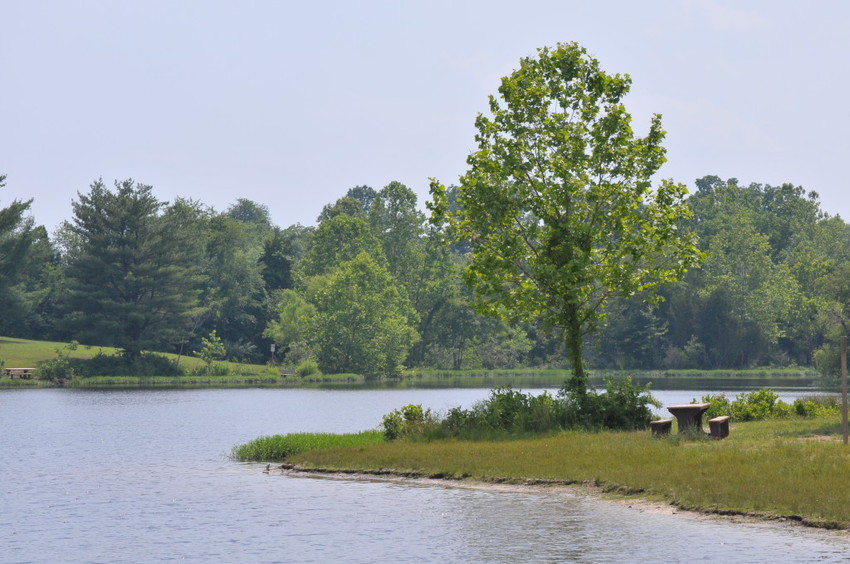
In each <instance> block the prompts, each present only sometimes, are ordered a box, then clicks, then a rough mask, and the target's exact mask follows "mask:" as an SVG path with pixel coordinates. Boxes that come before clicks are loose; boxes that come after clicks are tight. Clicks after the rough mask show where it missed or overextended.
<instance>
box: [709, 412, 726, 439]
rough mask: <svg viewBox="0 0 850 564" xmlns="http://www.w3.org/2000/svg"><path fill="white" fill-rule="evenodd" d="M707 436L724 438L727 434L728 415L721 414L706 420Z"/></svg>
mask: <svg viewBox="0 0 850 564" xmlns="http://www.w3.org/2000/svg"><path fill="white" fill-rule="evenodd" d="M708 428H709V433H708V434H709V436H710V437H711V438H712V439H725V438H726V437H728V436H729V416H728V415H721V416H720V417H715V418H714V419H709V420H708Z"/></svg>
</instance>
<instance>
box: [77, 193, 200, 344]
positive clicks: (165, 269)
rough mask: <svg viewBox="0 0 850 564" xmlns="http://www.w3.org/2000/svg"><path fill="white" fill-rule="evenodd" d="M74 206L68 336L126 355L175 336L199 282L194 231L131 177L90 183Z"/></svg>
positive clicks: (192, 311) (192, 308) (191, 309)
mask: <svg viewBox="0 0 850 564" xmlns="http://www.w3.org/2000/svg"><path fill="white" fill-rule="evenodd" d="M73 210H74V220H73V223H72V224H71V225H70V230H71V232H72V234H73V239H74V244H73V246H72V247H71V248H70V249H68V252H69V256H68V267H67V294H66V298H67V299H66V305H67V307H68V309H69V316H68V318H67V319H66V323H67V327H68V328H69V329H70V330H71V331H72V333H73V335H74V337H75V338H77V339H79V340H80V341H82V342H84V343H90V344H99V345H112V346H117V347H120V348H122V349H123V350H124V352H125V353H126V354H128V355H129V356H137V355H138V354H139V353H140V352H141V351H142V350H158V349H160V348H161V347H167V346H170V345H172V344H174V343H176V342H178V341H180V339H181V338H182V332H183V331H184V330H185V327H186V326H188V325H190V324H191V318H192V317H193V316H195V315H197V306H198V293H199V287H200V284H201V278H200V276H199V274H198V269H197V264H198V262H199V259H198V257H197V256H196V255H195V254H194V253H195V251H196V250H197V246H196V245H195V244H194V243H193V239H194V238H195V234H194V233H193V232H192V231H191V230H190V229H186V227H185V224H184V223H183V222H182V221H178V219H180V218H182V215H178V216H177V217H172V214H170V213H169V210H168V208H167V206H165V204H164V203H162V202H160V201H158V200H157V199H156V197H154V195H153V193H152V188H151V187H150V186H147V185H144V184H137V183H135V182H134V181H132V180H125V181H123V182H120V183H119V182H116V183H115V189H114V190H109V189H108V188H106V186H104V184H103V182H101V181H97V182H95V183H93V184H92V185H91V189H90V190H89V192H88V193H87V194H78V200H77V201H75V202H74V203H73Z"/></svg>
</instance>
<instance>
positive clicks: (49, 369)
mask: <svg viewBox="0 0 850 564" xmlns="http://www.w3.org/2000/svg"><path fill="white" fill-rule="evenodd" d="M38 374H39V376H40V377H41V378H42V379H44V380H50V381H54V380H69V379H71V378H73V377H74V376H75V372H74V368H73V366H71V363H70V362H69V361H68V359H67V358H55V359H51V360H44V361H42V362H40V363H39V364H38Z"/></svg>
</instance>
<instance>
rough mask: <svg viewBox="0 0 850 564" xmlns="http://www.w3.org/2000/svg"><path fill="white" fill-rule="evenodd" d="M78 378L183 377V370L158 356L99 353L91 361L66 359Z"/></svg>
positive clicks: (150, 354)
mask: <svg viewBox="0 0 850 564" xmlns="http://www.w3.org/2000/svg"><path fill="white" fill-rule="evenodd" d="M67 360H68V362H69V363H70V364H71V367H72V368H73V369H74V372H75V374H77V375H80V376H136V377H146V376H183V375H184V374H185V372H184V371H183V368H182V367H180V366H179V365H178V364H177V363H175V362H173V361H172V360H170V359H168V358H166V357H164V356H162V355H158V354H153V353H144V354H142V355H141V356H137V357H129V356H126V355H122V354H115V355H107V354H104V353H103V352H102V351H99V352H98V353H97V354H96V355H94V356H93V357H92V358H91V359H83V358H69V359H67Z"/></svg>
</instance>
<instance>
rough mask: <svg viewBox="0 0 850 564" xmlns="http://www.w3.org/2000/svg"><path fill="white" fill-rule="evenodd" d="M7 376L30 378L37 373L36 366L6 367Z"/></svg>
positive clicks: (22, 378)
mask: <svg viewBox="0 0 850 564" xmlns="http://www.w3.org/2000/svg"><path fill="white" fill-rule="evenodd" d="M4 370H5V371H6V377H7V378H10V379H12V378H18V379H21V380H29V379H30V378H32V377H33V376H34V375H35V368H5V369H4Z"/></svg>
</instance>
